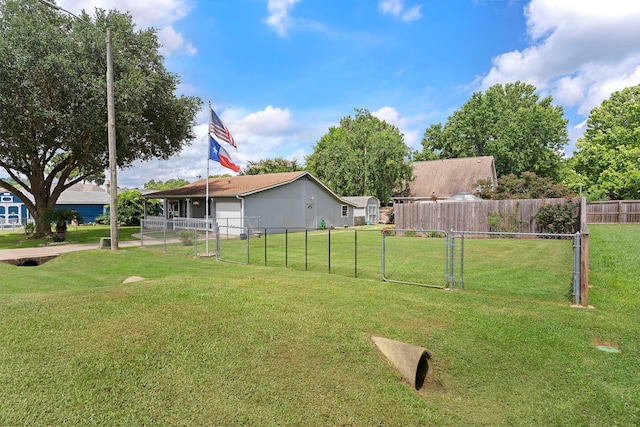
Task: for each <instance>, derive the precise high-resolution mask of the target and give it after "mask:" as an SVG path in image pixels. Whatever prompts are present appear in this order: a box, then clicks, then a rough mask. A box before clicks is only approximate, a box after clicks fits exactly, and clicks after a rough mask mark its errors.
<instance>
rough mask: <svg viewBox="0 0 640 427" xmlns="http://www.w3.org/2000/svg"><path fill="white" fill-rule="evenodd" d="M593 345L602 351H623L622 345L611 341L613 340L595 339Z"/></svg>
mask: <svg viewBox="0 0 640 427" xmlns="http://www.w3.org/2000/svg"><path fill="white" fill-rule="evenodd" d="M593 346H594V347H595V348H597V349H598V350H601V351H606V352H607V353H621V352H622V350H620V347H619V346H618V345H617V344H615V343H613V342H611V341H603V340H600V339H598V338H595V339H594V340H593Z"/></svg>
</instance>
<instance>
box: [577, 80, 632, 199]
mask: <svg viewBox="0 0 640 427" xmlns="http://www.w3.org/2000/svg"><path fill="white" fill-rule="evenodd" d="M576 147H577V151H576V153H575V154H574V156H573V158H571V159H570V161H569V165H570V167H571V168H572V171H573V172H574V173H568V174H567V177H566V182H567V183H568V184H569V185H572V186H573V187H576V186H578V185H582V187H583V190H584V191H585V192H586V193H587V196H588V198H589V199H592V200H593V199H595V200H598V199H600V200H602V199H612V200H620V199H637V198H639V197H640V193H639V192H640V85H638V86H633V87H628V88H626V89H623V90H621V91H619V92H614V93H613V94H612V95H611V96H610V97H609V99H606V100H605V101H603V102H602V104H601V105H600V107H598V108H594V109H593V110H591V113H590V114H589V119H588V120H587V129H586V131H585V133H584V135H583V137H582V138H580V139H579V140H578V142H577V144H576Z"/></svg>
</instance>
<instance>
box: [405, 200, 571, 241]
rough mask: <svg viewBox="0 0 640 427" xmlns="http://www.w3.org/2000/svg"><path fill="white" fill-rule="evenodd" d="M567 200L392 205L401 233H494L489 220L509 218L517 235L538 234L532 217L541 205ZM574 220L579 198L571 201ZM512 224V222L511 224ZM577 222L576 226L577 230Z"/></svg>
mask: <svg viewBox="0 0 640 427" xmlns="http://www.w3.org/2000/svg"><path fill="white" fill-rule="evenodd" d="M566 202H567V199H563V198H562V199H518V200H477V201H460V202H437V203H434V202H424V203H402V204H396V205H395V206H394V210H395V212H394V213H395V224H396V228H398V229H404V230H444V231H448V230H459V231H496V230H493V229H491V226H490V217H491V216H493V217H494V218H495V217H496V216H502V218H513V219H515V220H516V221H515V222H517V224H518V229H517V230H515V229H514V230H510V231H514V232H520V233H539V232H540V230H539V229H538V226H537V224H536V220H535V215H536V213H537V212H538V209H539V208H540V206H542V205H545V204H546V205H549V204H558V203H566ZM573 202H574V203H575V206H576V210H577V211H578V218H579V217H580V216H579V214H580V205H581V204H580V199H573ZM512 222H514V221H512ZM578 227H579V223H576V229H575V231H577V230H578Z"/></svg>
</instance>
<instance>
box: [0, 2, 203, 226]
mask: <svg viewBox="0 0 640 427" xmlns="http://www.w3.org/2000/svg"><path fill="white" fill-rule="evenodd" d="M107 27H108V28H110V29H111V31H112V37H111V44H112V51H113V63H114V90H115V112H116V117H115V123H116V145H117V163H118V167H120V168H126V167H128V166H130V165H131V163H132V162H133V161H135V160H142V161H145V160H150V159H153V158H161V159H168V158H169V157H171V156H173V155H175V154H177V153H178V152H180V150H181V149H182V147H183V146H184V145H185V144H188V143H189V142H190V140H191V139H193V138H194V134H193V126H194V124H195V123H194V119H195V114H196V112H197V111H198V109H199V107H200V104H201V101H200V99H198V98H196V97H188V96H177V95H176V94H175V93H174V92H175V90H176V87H177V85H178V83H179V79H178V76H177V75H175V74H173V73H170V72H168V71H167V70H166V69H165V67H164V64H163V62H164V59H163V57H162V56H161V55H160V54H159V52H158V50H159V44H158V40H157V36H156V32H155V30H153V29H146V30H138V31H136V30H135V28H134V24H133V22H132V18H131V16H130V15H129V14H123V13H119V12H117V11H115V10H111V11H108V12H107V11H104V10H101V9H96V11H95V17H93V18H92V17H91V16H89V15H88V14H86V13H84V12H83V13H82V14H81V15H80V16H79V17H78V18H75V17H73V16H70V15H68V14H66V13H64V12H63V11H56V10H54V9H52V8H49V7H47V6H46V5H44V4H42V3H40V2H39V1H37V0H0V167H2V168H4V169H5V170H6V171H7V173H8V174H9V177H10V178H11V179H12V180H13V181H14V182H15V184H14V183H12V182H11V181H8V180H2V179H0V184H2V185H3V186H4V187H6V188H8V189H9V190H11V191H12V192H14V193H15V194H16V195H17V196H18V197H20V199H21V200H22V201H23V202H24V203H25V205H26V206H27V208H28V209H29V212H30V213H31V215H32V216H33V217H34V218H35V219H38V218H39V216H41V214H42V213H43V212H44V211H45V210H46V209H48V208H52V207H53V206H54V205H55V203H56V201H57V199H58V197H59V196H60V194H61V193H62V192H63V191H64V190H65V189H66V188H68V187H70V186H71V185H73V184H75V183H77V182H80V181H84V180H89V181H95V180H98V179H99V178H100V177H101V176H103V172H104V170H105V169H107V167H108V144H107V102H106V79H105V70H106V44H105V34H106V28H107ZM45 232H47V231H46V230H45V228H44V227H43V228H41V229H39V230H38V234H41V233H45Z"/></svg>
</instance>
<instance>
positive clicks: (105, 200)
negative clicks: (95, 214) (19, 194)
mask: <svg viewBox="0 0 640 427" xmlns="http://www.w3.org/2000/svg"><path fill="white" fill-rule="evenodd" d="M0 191H2V192H4V191H9V190H8V189H6V188H4V187H0ZM24 193H25V194H26V196H27V197H28V198H29V200H31V201H33V196H32V195H31V194H30V193H29V192H26V191H24ZM108 204H109V193H107V190H105V189H104V188H102V187H99V186H97V185H94V184H83V183H76V184H73V185H72V186H71V187H69V188H67V189H66V190H64V191H63V192H62V193H61V194H60V196H59V197H58V200H57V201H56V205H108Z"/></svg>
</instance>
